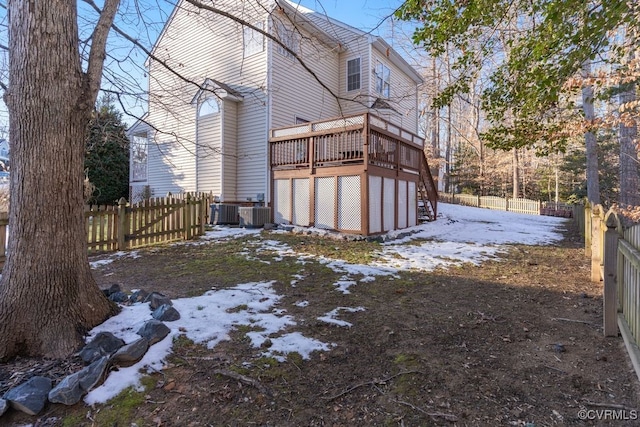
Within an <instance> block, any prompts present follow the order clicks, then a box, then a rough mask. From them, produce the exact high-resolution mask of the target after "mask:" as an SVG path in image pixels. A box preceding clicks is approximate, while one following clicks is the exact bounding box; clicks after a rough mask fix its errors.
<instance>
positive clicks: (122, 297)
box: [109, 292, 129, 302]
mask: <svg viewBox="0 0 640 427" xmlns="http://www.w3.org/2000/svg"><path fill="white" fill-rule="evenodd" d="M109 299H110V300H111V301H113V302H126V301H129V296H128V295H127V294H125V293H124V292H114V293H112V294H111V295H109Z"/></svg>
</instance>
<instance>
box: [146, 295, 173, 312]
mask: <svg viewBox="0 0 640 427" xmlns="http://www.w3.org/2000/svg"><path fill="white" fill-rule="evenodd" d="M144 302H148V303H149V307H151V310H155V309H156V308H158V307H160V306H161V305H165V304H168V305H173V303H172V302H171V299H169V298H168V297H167V296H166V295H162V294H161V293H160V292H151V293H150V294H149V296H148V297H147V298H146V299H145V300H144Z"/></svg>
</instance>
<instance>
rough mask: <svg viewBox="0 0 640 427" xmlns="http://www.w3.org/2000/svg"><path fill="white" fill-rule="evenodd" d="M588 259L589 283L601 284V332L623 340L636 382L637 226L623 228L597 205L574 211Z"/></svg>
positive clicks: (639, 333) (639, 353)
mask: <svg viewBox="0 0 640 427" xmlns="http://www.w3.org/2000/svg"><path fill="white" fill-rule="evenodd" d="M574 217H575V218H576V221H577V223H578V226H579V227H581V232H582V233H583V234H584V237H585V253H586V255H587V256H589V257H590V258H591V280H592V281H594V282H600V281H602V282H603V285H604V286H603V288H604V289H603V306H604V314H603V332H604V335H605V336H618V334H619V333H620V334H621V335H622V338H623V339H624V342H625V346H626V347H627V352H628V353H629V357H630V359H631V362H632V364H633V367H634V369H635V371H636V375H637V376H638V379H640V349H639V348H638V343H640V224H632V225H629V226H626V227H625V226H623V221H622V217H621V216H620V214H619V213H618V212H616V211H615V210H613V209H610V210H609V211H608V212H607V213H606V214H605V212H604V209H603V208H602V206H601V205H595V206H593V207H591V206H589V204H587V205H586V206H583V207H578V206H576V208H575V209H574Z"/></svg>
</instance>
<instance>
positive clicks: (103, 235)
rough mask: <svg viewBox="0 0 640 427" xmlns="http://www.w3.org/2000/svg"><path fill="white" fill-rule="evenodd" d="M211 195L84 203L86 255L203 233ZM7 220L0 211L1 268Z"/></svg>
mask: <svg viewBox="0 0 640 427" xmlns="http://www.w3.org/2000/svg"><path fill="white" fill-rule="evenodd" d="M212 201H213V197H212V195H211V194H208V193H200V194H192V193H186V194H179V195H171V194H169V195H168V196H167V197H157V198H152V199H147V200H144V201H142V202H139V203H134V204H132V205H130V206H129V205H128V203H127V201H126V200H125V199H124V198H123V199H120V202H119V203H118V205H117V206H86V207H85V212H84V217H85V230H86V233H87V250H88V251H89V254H90V255H91V254H98V253H105V252H115V251H119V250H126V249H133V248H139V247H143V246H148V245H153V244H157V243H164V242H170V241H176V240H190V239H192V238H194V237H196V236H200V235H202V234H204V231H205V230H204V227H205V225H206V224H207V223H208V219H209V206H210V204H211V203H212ZM8 225H9V220H8V216H7V213H6V212H0V267H1V266H2V265H4V260H5V253H6V242H7V239H6V236H7V229H8Z"/></svg>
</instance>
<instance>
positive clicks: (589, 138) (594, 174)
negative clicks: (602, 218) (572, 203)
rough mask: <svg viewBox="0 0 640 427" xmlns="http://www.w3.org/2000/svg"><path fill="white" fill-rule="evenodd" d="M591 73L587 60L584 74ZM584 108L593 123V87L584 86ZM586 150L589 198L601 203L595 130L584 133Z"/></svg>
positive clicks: (586, 117) (593, 203)
mask: <svg viewBox="0 0 640 427" xmlns="http://www.w3.org/2000/svg"><path fill="white" fill-rule="evenodd" d="M590 74H591V63H590V62H589V61H586V62H585V63H584V64H583V65H582V76H583V77H585V78H588V77H589V76H590ZM582 109H583V110H584V118H585V120H586V121H587V123H589V124H591V123H593V120H594V119H595V111H594V108H593V87H592V86H590V85H588V86H585V87H583V88H582ZM584 143H585V151H586V155H587V199H588V200H589V203H591V204H592V205H597V204H599V203H600V178H599V176H598V172H599V166H598V143H597V141H596V135H595V134H594V133H593V132H587V133H585V135H584Z"/></svg>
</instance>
